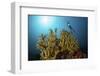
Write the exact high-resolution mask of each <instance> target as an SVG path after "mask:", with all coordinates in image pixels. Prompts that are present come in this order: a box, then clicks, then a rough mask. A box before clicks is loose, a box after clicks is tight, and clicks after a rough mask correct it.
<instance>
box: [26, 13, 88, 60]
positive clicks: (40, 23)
mask: <svg viewBox="0 0 100 76" xmlns="http://www.w3.org/2000/svg"><path fill="white" fill-rule="evenodd" d="M55 28H57V30H58V33H57V34H58V35H59V34H60V31H61V30H62V29H66V30H67V31H69V32H72V33H73V35H74V36H75V37H76V38H77V40H78V42H79V45H80V48H81V50H82V51H83V52H85V53H87V54H88V17H78V16H46V15H28V60H29V61H32V60H39V59H40V50H39V49H38V48H37V46H36V45H37V41H38V39H39V37H40V35H41V33H43V34H46V35H48V30H49V29H53V30H54V29H55Z"/></svg>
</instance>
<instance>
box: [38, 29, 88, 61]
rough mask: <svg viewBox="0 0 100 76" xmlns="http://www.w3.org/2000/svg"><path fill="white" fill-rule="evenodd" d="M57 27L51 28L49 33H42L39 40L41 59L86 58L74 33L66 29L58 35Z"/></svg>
mask: <svg viewBox="0 0 100 76" xmlns="http://www.w3.org/2000/svg"><path fill="white" fill-rule="evenodd" d="M57 32H58V31H57V29H55V30H52V29H50V30H49V33H48V35H44V34H41V36H40V37H39V40H38V42H37V48H38V49H39V50H40V60H53V59H75V58H86V57H87V56H86V54H85V53H83V52H82V51H81V49H80V46H79V43H78V40H77V39H76V38H75V37H74V35H73V34H72V33H70V32H68V31H66V30H64V29H62V30H61V32H60V33H59V34H60V36H57Z"/></svg>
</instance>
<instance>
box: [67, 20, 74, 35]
mask: <svg viewBox="0 0 100 76" xmlns="http://www.w3.org/2000/svg"><path fill="white" fill-rule="evenodd" d="M67 26H68V28H69V30H70V32H71V33H76V32H75V30H74V29H73V27H72V26H71V24H70V22H67Z"/></svg>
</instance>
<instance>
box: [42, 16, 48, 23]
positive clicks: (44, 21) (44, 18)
mask: <svg viewBox="0 0 100 76" xmlns="http://www.w3.org/2000/svg"><path fill="white" fill-rule="evenodd" d="M48 22H49V17H48V16H43V17H42V23H43V24H44V25H46V24H48Z"/></svg>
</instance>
